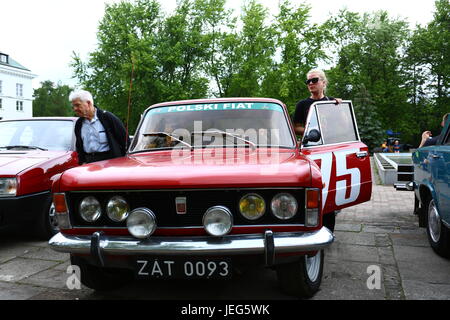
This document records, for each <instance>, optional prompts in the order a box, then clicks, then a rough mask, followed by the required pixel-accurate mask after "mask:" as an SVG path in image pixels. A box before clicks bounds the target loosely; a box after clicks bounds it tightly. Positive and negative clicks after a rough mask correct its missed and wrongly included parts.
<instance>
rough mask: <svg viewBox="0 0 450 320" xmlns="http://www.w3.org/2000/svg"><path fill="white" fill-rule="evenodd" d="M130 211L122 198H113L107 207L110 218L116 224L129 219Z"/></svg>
mask: <svg viewBox="0 0 450 320" xmlns="http://www.w3.org/2000/svg"><path fill="white" fill-rule="evenodd" d="M129 209H130V207H129V206H128V203H127V201H126V200H125V199H124V198H122V197H120V196H114V197H112V198H111V199H109V201H108V204H107V205H106V213H107V214H108V217H109V218H110V219H111V220H112V221H115V222H121V221H124V220H125V219H126V218H127V217H128V213H129Z"/></svg>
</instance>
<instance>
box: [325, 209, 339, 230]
mask: <svg viewBox="0 0 450 320" xmlns="http://www.w3.org/2000/svg"><path fill="white" fill-rule="evenodd" d="M322 219H323V225H324V226H325V227H327V228H328V229H330V231H331V232H334V227H335V225H336V211H333V212H329V213H327V214H324V215H323V218H322Z"/></svg>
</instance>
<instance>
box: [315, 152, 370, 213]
mask: <svg viewBox="0 0 450 320" xmlns="http://www.w3.org/2000/svg"><path fill="white" fill-rule="evenodd" d="M357 152H359V149H347V150H343V151H335V152H327V153H320V154H313V155H311V156H310V158H311V159H313V160H320V165H319V166H320V170H321V172H322V182H323V183H325V186H324V188H323V190H322V209H323V208H324V207H325V203H326V202H327V197H328V191H329V186H330V182H331V179H333V178H334V179H333V180H335V181H336V198H335V205H336V206H342V205H345V204H348V203H351V202H354V201H356V199H358V196H359V193H360V189H361V172H360V170H359V169H358V168H348V167H347V156H348V155H350V154H356V153H357ZM333 157H335V159H336V166H335V168H336V172H331V171H332V168H333ZM348 175H350V186H349V187H350V195H349V196H348V197H346V194H347V179H346V178H345V177H344V176H348Z"/></svg>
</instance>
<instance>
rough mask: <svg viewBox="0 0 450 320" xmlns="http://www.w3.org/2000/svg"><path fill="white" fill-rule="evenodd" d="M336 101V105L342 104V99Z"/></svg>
mask: <svg viewBox="0 0 450 320" xmlns="http://www.w3.org/2000/svg"><path fill="white" fill-rule="evenodd" d="M334 100H335V101H336V104H341V103H342V99H341V98H335V99H334Z"/></svg>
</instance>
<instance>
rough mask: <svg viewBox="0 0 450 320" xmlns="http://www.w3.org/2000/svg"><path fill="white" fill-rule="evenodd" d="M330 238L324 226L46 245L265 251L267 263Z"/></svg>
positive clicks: (71, 249) (93, 249) (139, 251)
mask: <svg viewBox="0 0 450 320" xmlns="http://www.w3.org/2000/svg"><path fill="white" fill-rule="evenodd" d="M333 241H334V235H333V233H332V232H331V231H330V230H328V229H327V228H326V227H322V228H321V229H320V230H318V231H313V232H290V233H272V231H270V230H268V231H266V232H265V233H264V234H248V235H228V236H224V237H221V238H212V237H170V238H168V237H151V238H149V239H146V240H138V239H135V238H131V237H113V236H105V235H100V234H98V233H94V234H93V235H92V236H72V235H64V234H62V233H58V234H57V235H55V236H54V237H53V238H51V239H50V241H49V245H50V247H51V248H52V249H53V250H55V251H59V252H67V253H75V254H94V255H96V253H98V255H101V256H102V255H145V254H152V255H175V256H176V255H239V254H265V255H266V261H267V262H268V264H270V262H271V261H272V260H273V259H272V258H271V256H273V255H274V254H277V253H289V252H308V251H318V250H321V249H324V248H326V247H327V246H329V245H330V244H331V243H332V242H333Z"/></svg>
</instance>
